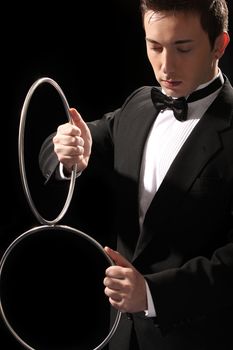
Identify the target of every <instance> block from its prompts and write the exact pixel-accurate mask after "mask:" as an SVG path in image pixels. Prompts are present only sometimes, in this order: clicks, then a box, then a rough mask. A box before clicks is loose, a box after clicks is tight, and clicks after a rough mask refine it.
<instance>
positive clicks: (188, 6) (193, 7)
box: [140, 0, 228, 47]
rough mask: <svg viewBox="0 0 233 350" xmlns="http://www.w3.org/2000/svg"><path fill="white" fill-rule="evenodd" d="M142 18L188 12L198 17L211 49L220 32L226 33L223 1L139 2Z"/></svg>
mask: <svg viewBox="0 0 233 350" xmlns="http://www.w3.org/2000/svg"><path fill="white" fill-rule="evenodd" d="M140 8H141V12H142V16H143V17H144V14H145V12H147V11H150V10H151V11H154V12H164V11H173V12H178V11H179V12H186V13H187V12H189V13H197V14H198V15H200V22H201V26H202V28H203V30H204V31H205V32H206V33H208V36H209V40H210V44H211V47H213V46H214V43H215V40H216V38H217V37H218V36H219V34H221V33H222V32H224V31H225V32H227V31H228V7H227V4H226V1H225V0H141V2H140Z"/></svg>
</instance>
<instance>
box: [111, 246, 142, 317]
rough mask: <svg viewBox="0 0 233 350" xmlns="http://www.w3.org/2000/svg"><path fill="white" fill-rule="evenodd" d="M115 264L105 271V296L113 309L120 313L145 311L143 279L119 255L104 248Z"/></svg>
mask: <svg viewBox="0 0 233 350" xmlns="http://www.w3.org/2000/svg"><path fill="white" fill-rule="evenodd" d="M104 250H105V252H106V253H107V254H108V255H109V256H110V258H111V259H112V260H113V261H114V262H115V264H116V265H115V266H110V267H108V268H107V269H106V272H105V275H106V277H105V278H104V285H105V294H106V295H107V297H108V298H109V302H110V303H111V305H112V306H113V307H115V308H116V309H118V310H119V311H121V312H130V313H133V312H139V311H144V310H146V309H147V296H146V284H145V279H144V277H143V276H142V275H141V274H140V273H139V272H138V271H137V270H136V269H135V268H134V267H133V265H132V264H130V262H129V261H127V260H126V259H125V258H124V257H123V256H122V255H120V253H118V252H116V251H114V250H112V249H110V248H109V247H105V248H104Z"/></svg>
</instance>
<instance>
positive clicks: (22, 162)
mask: <svg viewBox="0 0 233 350" xmlns="http://www.w3.org/2000/svg"><path fill="white" fill-rule="evenodd" d="M44 83H48V84H51V85H52V86H53V87H54V88H55V89H56V90H57V92H58V94H59V96H60V98H61V100H62V103H63V106H64V109H65V113H66V115H67V118H68V120H69V122H72V120H71V118H70V113H69V104H68V102H67V99H66V97H65V95H64V93H63V91H62V89H61V88H60V86H59V85H58V84H57V83H56V81H54V80H53V79H51V78H47V77H45V78H40V79H38V80H36V81H35V82H34V83H33V84H32V86H31V87H30V89H29V91H28V93H27V95H26V98H25V100H24V104H23V108H22V111H21V117H20V125H19V136H18V152H19V169H20V175H21V180H22V185H23V189H24V192H25V195H26V198H27V200H28V203H29V205H30V207H31V209H32V211H33V213H34V215H35V216H36V218H37V219H38V220H39V222H40V223H41V224H46V225H55V224H56V223H58V221H60V220H61V219H62V218H63V216H64V215H65V213H66V212H67V209H68V207H69V205H70V202H71V199H72V195H73V192H74V186H75V178H76V169H77V166H74V168H73V170H72V174H71V179H70V186H69V191H68V194H67V197H66V201H65V204H64V206H63V208H62V210H61V212H60V213H59V214H58V216H57V217H56V218H55V219H53V220H47V219H45V218H44V217H43V216H42V215H41V214H40V213H39V212H38V210H37V209H36V206H35V204H34V202H33V199H32V196H31V193H30V190H29V186H28V181H27V175H26V170H25V159H24V134H25V122H26V117H27V111H28V107H29V104H30V100H31V97H32V95H33V93H34V92H35V90H36V89H37V88H38V86H39V85H41V84H44Z"/></svg>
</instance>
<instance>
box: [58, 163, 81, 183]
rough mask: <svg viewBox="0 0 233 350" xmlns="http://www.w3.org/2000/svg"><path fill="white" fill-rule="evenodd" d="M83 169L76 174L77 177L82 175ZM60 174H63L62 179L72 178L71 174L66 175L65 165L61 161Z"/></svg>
mask: <svg viewBox="0 0 233 350" xmlns="http://www.w3.org/2000/svg"><path fill="white" fill-rule="evenodd" d="M81 173H82V172H81V171H80V172H79V173H77V174H76V178H77V177H79V175H81ZM59 174H60V176H61V179H62V180H70V179H71V174H70V175H69V176H67V175H65V172H64V165H63V164H62V163H59Z"/></svg>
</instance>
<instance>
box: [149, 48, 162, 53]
mask: <svg viewBox="0 0 233 350" xmlns="http://www.w3.org/2000/svg"><path fill="white" fill-rule="evenodd" d="M151 50H152V51H155V52H162V50H163V48H162V47H152V48H151Z"/></svg>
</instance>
